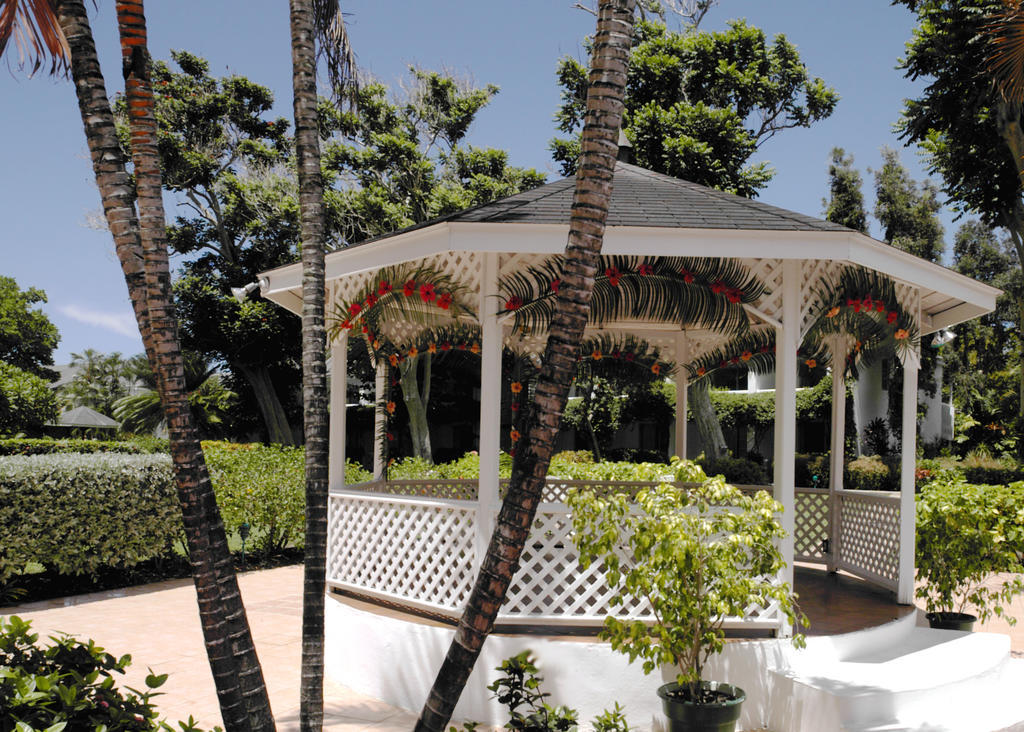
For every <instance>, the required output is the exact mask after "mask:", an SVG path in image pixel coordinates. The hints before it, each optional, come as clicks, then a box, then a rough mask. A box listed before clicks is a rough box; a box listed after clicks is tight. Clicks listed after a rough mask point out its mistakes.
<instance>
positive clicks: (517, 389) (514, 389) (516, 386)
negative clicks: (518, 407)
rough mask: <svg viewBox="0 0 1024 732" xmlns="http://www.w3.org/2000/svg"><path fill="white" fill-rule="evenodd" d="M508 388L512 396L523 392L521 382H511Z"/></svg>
mask: <svg viewBox="0 0 1024 732" xmlns="http://www.w3.org/2000/svg"><path fill="white" fill-rule="evenodd" d="M508 388H509V389H511V390H512V393H513V394H518V393H519V392H521V391H522V390H523V382H521V381H513V382H512V383H511V384H510V385H509V387H508Z"/></svg>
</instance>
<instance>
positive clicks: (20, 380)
mask: <svg viewBox="0 0 1024 732" xmlns="http://www.w3.org/2000/svg"><path fill="white" fill-rule="evenodd" d="M55 419H57V395H56V394H55V393H54V391H53V389H51V388H50V384H49V383H48V382H47V381H46V379H43V378H42V377H40V376H36V375H35V374H33V373H30V372H28V371H23V370H22V369H19V368H18V367H17V366H12V365H11V364H9V363H6V362H4V361H0V434H3V433H5V432H38V431H39V430H41V429H42V427H43V425H44V424H46V423H47V422H53V421H54V420H55Z"/></svg>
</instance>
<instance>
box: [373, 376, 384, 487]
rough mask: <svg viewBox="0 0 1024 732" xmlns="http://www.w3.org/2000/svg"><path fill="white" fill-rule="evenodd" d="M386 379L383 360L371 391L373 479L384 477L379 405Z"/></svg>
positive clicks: (382, 414) (381, 410) (381, 420)
mask: <svg viewBox="0 0 1024 732" xmlns="http://www.w3.org/2000/svg"><path fill="white" fill-rule="evenodd" d="M386 378H387V366H385V365H384V361H383V360H379V361H378V362H377V378H376V380H375V381H374V389H373V477H374V478H375V479H381V478H383V477H384V440H383V434H384V426H385V420H386V419H387V418H386V417H385V416H384V410H383V409H381V405H380V403H381V402H382V401H384V387H385V383H384V379H386Z"/></svg>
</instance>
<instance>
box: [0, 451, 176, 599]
mask: <svg viewBox="0 0 1024 732" xmlns="http://www.w3.org/2000/svg"><path fill="white" fill-rule="evenodd" d="M180 534H181V515H180V511H179V509H178V502H177V497H176V495H175V490H174V484H173V481H172V479H171V461H170V458H169V457H168V456H167V455H118V454H97V455H29V456H13V457H7V458H4V459H3V460H0V580H5V579H7V578H8V577H9V576H10V575H11V574H12V573H14V572H20V571H22V570H24V568H25V567H26V565H28V564H29V563H30V562H36V563H39V564H42V565H43V566H45V567H50V568H53V569H55V570H57V571H58V572H61V573H63V574H85V573H91V572H94V571H96V570H97V569H98V568H100V567H103V566H114V567H118V566H121V567H126V566H131V565H134V564H137V563H139V562H142V561H145V560H147V559H150V558H153V557H156V556H159V555H161V554H164V553H166V552H168V551H169V550H170V548H171V545H172V544H173V542H174V540H175V539H177V538H178V537H179V536H180Z"/></svg>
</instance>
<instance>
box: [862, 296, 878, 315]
mask: <svg viewBox="0 0 1024 732" xmlns="http://www.w3.org/2000/svg"><path fill="white" fill-rule="evenodd" d="M861 304H862V305H863V306H864V310H866V311H867V312H869V313H870V312H871V311H872V310H874V309H875V301H874V300H872V299H871V295H867V296H866V297H864V298H863V299H862V300H861Z"/></svg>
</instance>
